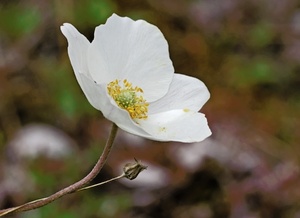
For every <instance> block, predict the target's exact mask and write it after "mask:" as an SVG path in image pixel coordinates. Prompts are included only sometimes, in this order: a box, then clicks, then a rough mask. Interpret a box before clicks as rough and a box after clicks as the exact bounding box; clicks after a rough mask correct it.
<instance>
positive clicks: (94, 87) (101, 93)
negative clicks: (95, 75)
mask: <svg viewBox="0 0 300 218" xmlns="http://www.w3.org/2000/svg"><path fill="white" fill-rule="evenodd" d="M78 77H79V79H80V81H81V88H82V90H83V93H84V94H85V96H86V98H87V99H88V101H89V102H90V104H91V105H92V106H93V107H94V108H96V109H98V110H100V111H101V112H103V110H105V109H106V106H107V105H108V104H107V103H108V102H109V100H107V97H106V90H105V89H104V88H103V86H100V85H98V84H96V83H95V82H94V81H93V80H91V79H90V78H89V77H88V76H86V75H85V74H78Z"/></svg>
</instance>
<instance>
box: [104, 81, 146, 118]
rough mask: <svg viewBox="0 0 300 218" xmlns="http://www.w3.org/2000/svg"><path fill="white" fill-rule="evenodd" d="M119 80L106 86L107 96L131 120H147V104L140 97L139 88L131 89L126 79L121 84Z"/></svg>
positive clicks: (141, 91) (140, 91) (140, 90)
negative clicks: (126, 113)
mask: <svg viewBox="0 0 300 218" xmlns="http://www.w3.org/2000/svg"><path fill="white" fill-rule="evenodd" d="M119 83H121V81H120V80H117V79H116V80H114V81H112V82H110V83H108V85H107V91H108V94H109V95H110V96H111V97H112V98H113V99H114V100H115V102H116V103H117V105H118V106H119V107H120V108H122V109H125V110H127V111H128V113H129V114H130V117H131V118H132V119H147V117H148V115H147V114H148V106H149V103H148V102H146V100H145V99H144V98H143V96H142V95H141V94H142V93H143V90H142V89H141V88H140V87H137V86H136V87H133V86H132V84H131V83H130V82H128V81H127V80H126V79H124V80H123V84H119Z"/></svg>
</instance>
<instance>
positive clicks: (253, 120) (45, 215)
mask: <svg viewBox="0 0 300 218" xmlns="http://www.w3.org/2000/svg"><path fill="white" fill-rule="evenodd" d="M112 13H117V14H119V15H121V16H128V17H131V18H133V19H144V20H147V21H148V22H150V23H152V24H154V25H156V26H158V27H159V28H160V30H161V31H162V32H163V34H164V35H165V37H166V39H167V41H168V42H169V45H170V56H171V59H172V60H173V64H174V67H175V69H176V72H180V73H183V74H186V75H191V76H194V77H197V78H199V79H201V80H202V81H203V82H204V83H205V84H206V85H207V87H208V89H209V90H210V92H211V99H210V100H209V101H208V103H207V104H206V105H205V106H204V107H203V108H202V110H201V112H203V113H205V114H206V116H207V118H208V121H209V125H210V127H211V129H212V132H213V134H212V136H211V137H210V138H208V139H206V140H205V141H203V142H201V143H197V144H180V143H159V142H153V141H149V140H146V139H143V138H140V137H136V136H132V135H130V134H128V133H125V132H123V131H122V130H120V131H119V132H118V136H117V139H116V141H115V146H114V148H113V151H112V153H111V156H110V158H109V161H108V163H107V164H106V166H105V168H104V169H103V170H102V171H101V173H100V174H99V175H98V176H97V178H96V179H95V181H94V182H95V183H96V182H101V181H104V180H106V179H110V178H112V177H114V176H118V175H119V174H120V173H121V171H122V167H123V165H124V163H128V162H132V161H133V158H134V157H135V158H137V159H139V160H142V162H143V163H144V164H145V165H148V169H147V170H146V171H143V172H142V173H141V174H140V175H139V177H138V178H137V179H136V180H133V181H129V180H126V179H121V180H119V181H117V182H113V183H110V184H107V185H105V186H102V187H98V188H95V189H92V190H87V191H84V192H80V193H76V194H72V195H68V196H66V197H64V198H62V199H60V200H58V201H56V202H53V203H51V204H50V205H48V206H46V207H43V208H40V209H37V210H34V211H30V212H25V213H21V214H15V215H10V216H8V217H12V218H50V217H51V218H53V217H60V218H83V217H84V218H94V217H108V218H110V217H121V218H122V217H125V218H130V217H138V218H151V217H166V218H168V217H170V218H210V217H214V218H226V217H232V218H258V217H263V218H268V217H272V218H273V217H274V218H276V217H278V218H280V217H284V218H290V217H295V218H299V217H300V189H299V182H300V180H299V173H300V172H299V157H300V147H299V142H300V116H299V115H300V114H299V109H300V64H299V63H300V1H297V0H284V1H282V0H272V1H270V0H243V1H241V0H145V1H139V0H126V1H121V0H76V1H75V0H65V1H58V0H54V1H47V0H44V1H40V0H28V1H22V0H0V151H1V152H0V155H1V158H0V207H1V208H6V207H11V206H16V205H19V204H23V203H25V202H27V201H30V200H34V199H37V198H41V197H45V196H47V195H49V194H52V193H53V192H55V191H57V190H59V189H61V188H63V187H65V186H67V185H69V184H71V183H73V182H75V181H77V180H79V179H81V178H82V177H84V176H85V175H86V174H87V173H88V172H89V171H90V170H91V168H92V167H93V165H94V164H95V162H96V160H97V158H98V157H99V155H100V153H101V151H102V149H103V146H104V143H105V140H106V138H107V136H108V133H109V130H110V127H111V123H110V122H109V121H107V120H105V119H104V118H103V116H102V114H101V113H100V112H99V111H97V110H95V109H94V108H92V106H91V105H90V104H89V103H88V101H87V100H86V99H85V97H84V95H83V93H82V92H81V89H80V87H79V85H78V84H77V81H76V79H75V76H74V74H73V70H72V67H71V64H70V61H69V58H68V55H67V42H66V39H65V38H64V37H63V35H62V34H61V32H60V29H59V27H60V26H61V25H62V24H63V23H64V22H69V23H72V24H73V25H74V26H75V27H76V28H77V29H78V30H79V31H80V32H81V33H83V34H84V35H85V36H87V38H88V39H89V40H92V39H93V33H94V28H95V27H96V26H97V25H99V24H103V23H105V21H106V19H107V18H108V17H109V16H110V15H111V14H112Z"/></svg>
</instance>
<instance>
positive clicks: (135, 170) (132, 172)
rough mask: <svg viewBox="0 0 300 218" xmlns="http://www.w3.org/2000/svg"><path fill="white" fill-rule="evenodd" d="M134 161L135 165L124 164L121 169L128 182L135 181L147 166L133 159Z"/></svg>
mask: <svg viewBox="0 0 300 218" xmlns="http://www.w3.org/2000/svg"><path fill="white" fill-rule="evenodd" d="M134 160H135V163H128V164H125V166H124V168H123V171H124V174H125V177H126V178H127V179H130V180H133V179H135V178H136V177H137V176H138V175H139V173H140V172H142V171H143V170H145V169H147V166H144V165H142V164H141V163H140V162H139V161H138V160H136V159H135V158H134Z"/></svg>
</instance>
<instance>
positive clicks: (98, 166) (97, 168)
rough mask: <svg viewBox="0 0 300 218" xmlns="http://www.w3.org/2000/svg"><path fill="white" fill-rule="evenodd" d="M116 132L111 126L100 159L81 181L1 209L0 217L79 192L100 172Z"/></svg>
mask: <svg viewBox="0 0 300 218" xmlns="http://www.w3.org/2000/svg"><path fill="white" fill-rule="evenodd" d="M117 131H118V127H117V125H116V124H113V126H112V129H111V132H110V135H109V137H108V139H107V141H106V145H105V147H104V150H103V152H102V154H101V156H100V158H99V159H98V161H97V163H96V164H95V166H94V168H93V169H92V170H91V172H90V173H89V174H88V175H86V176H85V177H84V178H83V179H81V180H79V181H78V182H76V183H74V184H72V185H70V186H68V187H66V188H64V189H62V190H60V191H58V192H56V193H54V194H52V195H50V196H49V197H46V198H41V199H38V200H35V201H31V202H28V203H26V204H23V205H21V206H18V207H12V208H8V209H3V210H0V216H4V215H6V214H8V213H12V212H21V211H27V210H33V209H35V208H39V207H42V206H45V205H47V204H49V203H51V202H52V201H55V200H57V199H58V198H61V197H62V196H64V195H67V194H70V193H73V192H76V191H77V190H79V189H80V188H82V187H83V186H85V185H86V184H88V183H89V182H91V181H92V180H93V179H94V178H95V177H96V176H97V175H98V173H99V172H100V170H101V169H102V167H103V166H104V164H105V163H106V160H107V158H108V156H109V153H110V150H111V148H112V145H113V142H114V139H115V137H116V134H117Z"/></svg>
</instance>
